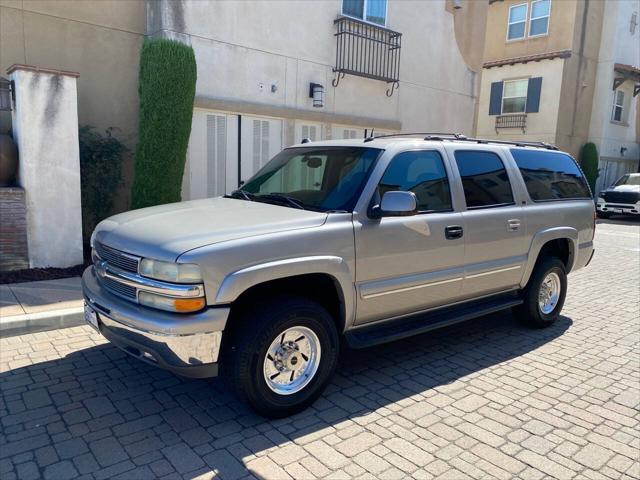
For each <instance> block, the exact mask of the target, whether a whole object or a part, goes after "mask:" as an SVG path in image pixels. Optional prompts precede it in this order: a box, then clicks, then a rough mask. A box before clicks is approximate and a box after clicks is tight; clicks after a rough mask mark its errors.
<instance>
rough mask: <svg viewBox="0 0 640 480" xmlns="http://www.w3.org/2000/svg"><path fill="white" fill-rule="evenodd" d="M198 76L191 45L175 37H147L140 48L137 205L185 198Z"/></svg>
mask: <svg viewBox="0 0 640 480" xmlns="http://www.w3.org/2000/svg"><path fill="white" fill-rule="evenodd" d="M196 76H197V72H196V59H195V55H194V53H193V49H192V48H191V47H190V46H188V45H185V44H183V43H179V42H176V41H173V40H165V39H147V40H145V42H144V44H143V46H142V51H141V53H140V78H139V82H140V83H139V94H140V120H139V132H138V135H139V140H138V145H137V147H136V152H135V177H134V181H133V191H132V194H131V206H132V207H133V208H142V207H147V206H151V205H159V204H162V203H170V202H179V201H180V192H181V188H182V176H183V173H184V164H185V160H186V155H187V145H188V143H189V135H190V134H191V117H192V114H193V100H194V97H195V91H196Z"/></svg>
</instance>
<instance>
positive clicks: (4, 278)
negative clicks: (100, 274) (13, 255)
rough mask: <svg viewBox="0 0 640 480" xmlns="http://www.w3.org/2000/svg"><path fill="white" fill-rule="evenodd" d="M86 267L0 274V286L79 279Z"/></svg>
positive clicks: (33, 269)
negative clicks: (71, 278)
mask: <svg viewBox="0 0 640 480" xmlns="http://www.w3.org/2000/svg"><path fill="white" fill-rule="evenodd" d="M86 267H87V265H84V264H81V265H75V266H73V267H67V268H53V267H51V268H27V269H24V270H13V271H9V272H0V285H2V284H7V283H23V282H38V281H40V280H57V279H59V278H69V277H79V276H81V275H82V272H84V269H85V268H86Z"/></svg>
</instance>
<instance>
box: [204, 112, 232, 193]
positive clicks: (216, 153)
mask: <svg viewBox="0 0 640 480" xmlns="http://www.w3.org/2000/svg"><path fill="white" fill-rule="evenodd" d="M226 164H227V118H226V117H225V116H224V115H207V195H208V196H209V197H214V196H217V195H221V194H223V193H224V192H225V185H226V182H225V176H226Z"/></svg>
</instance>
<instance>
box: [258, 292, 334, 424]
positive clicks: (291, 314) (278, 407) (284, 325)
mask: <svg viewBox="0 0 640 480" xmlns="http://www.w3.org/2000/svg"><path fill="white" fill-rule="evenodd" d="M265 326H266V328H264V331H263V332H261V333H260V334H259V335H258V336H257V337H256V339H255V344H254V345H253V346H252V348H254V349H255V350H254V351H255V354H253V355H252V357H251V360H250V362H249V365H248V372H246V373H247V374H248V380H249V381H248V382H247V384H246V385H245V388H246V394H247V397H248V399H249V400H250V403H251V404H252V405H253V406H254V408H256V409H257V410H258V411H260V412H261V413H263V414H267V415H269V416H280V415H281V414H288V413H290V412H291V410H292V409H295V410H301V409H303V408H305V407H306V406H307V405H309V404H310V403H312V402H313V401H314V400H315V399H316V398H317V396H318V395H319V394H320V393H321V392H322V390H323V388H324V386H325V385H326V383H327V382H328V381H329V379H330V378H331V376H332V374H333V372H334V370H335V366H336V363H337V358H338V352H339V338H338V335H337V332H336V328H335V324H334V322H333V320H332V319H331V317H330V316H329V314H328V313H327V312H326V311H325V310H324V309H323V308H322V307H320V306H319V305H315V304H313V303H308V302H304V303H302V302H301V303H299V304H297V305H296V304H289V305H287V306H284V308H282V309H278V310H277V312H276V313H275V314H274V315H272V316H271V318H270V319H269V320H268V321H267V323H266V325H265ZM296 326H297V327H306V328H309V329H311V330H313V332H314V333H315V334H316V336H317V337H318V340H319V341H320V349H321V354H320V363H319V365H318V369H317V371H316V373H315V375H314V377H313V378H312V379H311V381H310V382H309V383H308V384H307V385H306V386H305V387H304V388H303V389H302V390H300V391H298V392H296V393H292V394H289V395H280V394H277V393H276V392H274V391H273V390H271V389H270V388H269V386H268V385H267V382H266V380H265V378H264V370H263V369H264V361H265V358H266V355H267V351H268V349H269V346H270V345H271V343H272V342H273V341H274V340H275V339H276V338H277V337H278V336H280V335H281V334H282V332H284V331H285V330H287V329H289V328H291V327H296Z"/></svg>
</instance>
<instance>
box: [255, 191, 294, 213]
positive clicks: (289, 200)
mask: <svg viewBox="0 0 640 480" xmlns="http://www.w3.org/2000/svg"><path fill="white" fill-rule="evenodd" d="M254 198H255V199H257V200H262V199H264V200H275V201H276V202H280V203H286V204H287V205H289V206H290V207H293V208H299V209H301V210H305V208H304V205H302V203H300V202H299V201H298V200H296V199H295V198H293V197H289V196H287V195H283V194H282V193H264V194H262V195H255V196H254Z"/></svg>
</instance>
